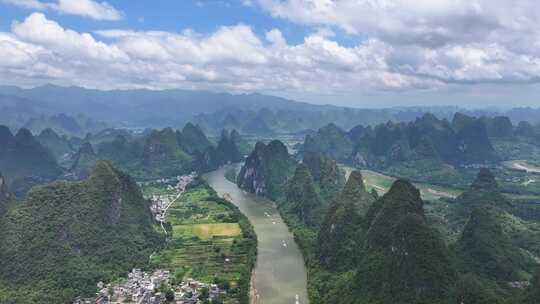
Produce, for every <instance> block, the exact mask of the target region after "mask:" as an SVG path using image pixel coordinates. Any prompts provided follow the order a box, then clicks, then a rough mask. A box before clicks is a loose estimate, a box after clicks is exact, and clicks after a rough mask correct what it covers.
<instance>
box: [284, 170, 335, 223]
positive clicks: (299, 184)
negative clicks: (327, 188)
mask: <svg viewBox="0 0 540 304" xmlns="http://www.w3.org/2000/svg"><path fill="white" fill-rule="evenodd" d="M315 187H316V186H315V183H314V182H313V178H312V177H311V173H310V172H309V169H308V167H307V166H306V165H304V164H299V165H297V166H296V170H295V172H294V175H293V176H292V177H291V179H290V180H289V182H288V183H287V187H286V190H285V200H284V202H283V203H282V204H281V205H280V208H281V209H282V210H283V211H284V212H286V213H288V214H293V215H294V216H295V217H296V218H297V219H298V221H299V222H300V223H302V224H303V225H307V226H308V227H317V226H318V225H320V223H321V222H322V216H323V215H324V213H325V207H326V205H323V202H322V200H321V199H320V197H319V194H318V192H317V190H316V188H315Z"/></svg>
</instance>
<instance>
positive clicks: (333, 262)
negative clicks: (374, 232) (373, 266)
mask: <svg viewBox="0 0 540 304" xmlns="http://www.w3.org/2000/svg"><path fill="white" fill-rule="evenodd" d="M374 201H375V197H374V196H373V195H372V194H371V193H368V192H367V191H366V188H365V186H364V182H363V179H362V174H361V173H360V172H359V171H353V172H352V173H351V175H350V177H349V179H348V180H347V184H346V185H345V188H344V189H343V191H342V192H341V193H340V195H339V196H338V197H336V199H335V200H334V202H333V203H332V205H331V206H330V210H329V211H328V213H327V214H326V218H325V220H324V222H323V224H322V225H321V228H320V231H319V234H318V245H317V254H318V258H319V260H320V264H321V265H322V266H323V267H324V268H325V269H327V270H329V271H344V270H347V269H350V268H351V267H354V265H355V264H356V262H357V260H356V257H357V256H358V251H359V250H360V249H361V246H362V244H361V243H359V242H360V241H361V240H360V239H359V238H358V234H359V233H360V234H362V232H361V231H363V230H364V229H365V226H366V223H365V221H364V220H363V217H364V216H365V215H366V213H367V211H368V209H369V208H370V207H371V205H372V204H373V202H374Z"/></svg>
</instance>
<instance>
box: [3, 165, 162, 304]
mask: <svg viewBox="0 0 540 304" xmlns="http://www.w3.org/2000/svg"><path fill="white" fill-rule="evenodd" d="M0 222H1V227H2V234H1V235H0V249H1V250H0V269H1V270H2V271H0V282H2V287H1V288H0V302H2V303H68V302H69V301H71V300H72V299H73V298H74V297H75V296H77V295H92V294H93V293H94V292H95V286H96V285H95V284H96V282H99V281H101V280H104V281H105V280H106V281H110V280H112V279H114V278H116V277H118V276H120V275H123V274H124V273H125V272H126V270H128V269H131V268H133V267H141V266H144V265H146V263H147V262H148V256H149V255H150V254H151V253H152V252H153V251H154V250H156V249H157V248H159V247H160V246H161V243H162V242H163V239H162V237H161V236H160V235H159V234H158V233H157V232H156V230H155V229H154V227H153V217H152V215H151V213H150V209H149V203H148V201H146V200H145V199H144V198H143V196H142V194H141V192H140V190H139V188H138V186H137V184H136V183H135V182H134V181H133V180H132V179H131V178H130V177H129V176H128V175H126V174H124V173H122V172H120V171H118V170H117V169H115V168H114V167H112V165H111V164H110V163H109V162H98V163H97V164H96V166H95V167H94V169H93V170H92V172H91V173H90V176H89V178H88V179H86V180H84V181H81V182H56V183H52V184H49V185H47V186H39V187H35V188H33V190H32V191H31V192H30V193H29V194H28V196H27V198H26V200H25V201H24V202H21V203H18V204H17V205H15V206H14V207H13V208H11V209H10V210H9V211H8V213H7V214H6V215H5V216H4V217H3V218H2V219H1V221H0ZM38 240H39V241H38Z"/></svg>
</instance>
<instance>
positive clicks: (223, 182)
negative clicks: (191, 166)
mask: <svg viewBox="0 0 540 304" xmlns="http://www.w3.org/2000/svg"><path fill="white" fill-rule="evenodd" d="M226 169H227V168H221V169H218V170H216V171H213V172H210V173H208V174H205V175H204V178H205V179H206V180H207V181H208V183H209V184H210V186H211V187H212V188H214V190H216V192H217V193H218V194H219V195H220V196H223V195H224V194H226V193H228V194H229V195H230V196H231V198H232V201H233V203H234V204H235V205H236V206H238V208H239V209H240V211H242V213H244V214H245V215H246V216H247V217H248V219H249V220H250V221H251V223H252V224H253V227H254V229H255V232H256V233H257V239H258V245H257V248H258V255H257V265H256V266H255V271H254V275H253V284H252V285H254V288H255V290H256V293H257V296H255V299H252V303H257V304H295V303H301V304H307V303H308V297H307V273H306V268H305V266H304V260H303V257H302V253H301V252H300V249H299V248H298V246H297V245H296V243H295V241H294V238H293V235H292V233H291V232H290V231H289V229H288V228H287V225H286V224H285V223H284V222H283V220H282V218H281V216H280V215H279V212H278V210H277V208H276V205H275V203H273V202H271V201H269V200H267V199H264V198H261V197H257V196H255V195H253V194H251V193H247V192H245V191H243V190H241V189H240V188H238V187H237V186H236V185H235V184H233V183H231V182H230V181H228V180H227V179H226V178H225V177H224V173H225V171H226Z"/></svg>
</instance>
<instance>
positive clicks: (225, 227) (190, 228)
mask: <svg viewBox="0 0 540 304" xmlns="http://www.w3.org/2000/svg"><path fill="white" fill-rule="evenodd" d="M175 234H176V235H187V236H191V235H196V236H197V237H198V238H199V239H201V240H204V241H207V240H210V239H212V238H214V237H236V236H239V235H240V234H242V230H241V229H240V226H239V225H238V223H220V224H198V225H197V224H195V225H177V226H173V235H175Z"/></svg>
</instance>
